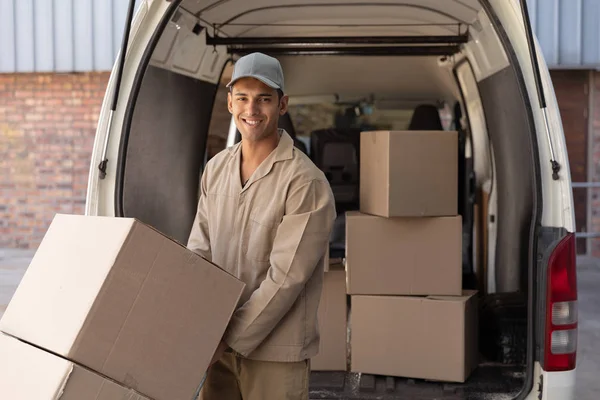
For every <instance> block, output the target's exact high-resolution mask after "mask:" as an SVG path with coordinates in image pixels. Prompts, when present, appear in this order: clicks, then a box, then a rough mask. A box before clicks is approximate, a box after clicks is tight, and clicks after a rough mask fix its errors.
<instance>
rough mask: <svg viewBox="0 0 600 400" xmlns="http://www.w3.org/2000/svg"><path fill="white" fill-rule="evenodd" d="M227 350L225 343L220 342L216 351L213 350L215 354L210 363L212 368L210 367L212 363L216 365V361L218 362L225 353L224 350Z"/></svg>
mask: <svg viewBox="0 0 600 400" xmlns="http://www.w3.org/2000/svg"><path fill="white" fill-rule="evenodd" d="M228 348H229V346H228V345H227V343H225V342H224V341H222V340H221V341H220V342H219V345H218V346H217V350H215V354H214V355H213V358H212V360H211V361H210V365H209V366H211V367H212V365H213V364H214V363H216V362H217V361H219V360H220V359H221V357H223V353H225V350H227V349H228Z"/></svg>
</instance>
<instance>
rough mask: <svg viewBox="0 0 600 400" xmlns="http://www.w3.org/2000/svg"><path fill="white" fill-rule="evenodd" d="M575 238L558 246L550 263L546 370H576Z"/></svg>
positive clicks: (547, 300) (571, 234)
mask: <svg viewBox="0 0 600 400" xmlns="http://www.w3.org/2000/svg"><path fill="white" fill-rule="evenodd" d="M575 254H576V253H575V235H574V234H573V233H569V234H568V235H567V236H566V237H565V238H564V239H563V240H562V241H561V242H560V243H559V244H558V246H556V248H555V249H554V251H553V252H552V255H551V256H550V259H549V262H548V286H547V294H546V295H547V297H546V345H545V349H544V369H545V370H546V371H568V370H572V369H574V368H575V363H576V353H577V264H576V255H575Z"/></svg>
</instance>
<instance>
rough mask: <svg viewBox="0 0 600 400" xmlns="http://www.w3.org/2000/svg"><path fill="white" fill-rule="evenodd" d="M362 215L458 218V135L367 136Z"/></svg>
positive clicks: (380, 133)
mask: <svg viewBox="0 0 600 400" xmlns="http://www.w3.org/2000/svg"><path fill="white" fill-rule="evenodd" d="M360 211H362V212H364V213H367V214H373V215H380V216H383V217H412V216H447V215H456V214H457V213H458V134H457V132H455V131H451V132H449V131H373V132H362V133H361V137H360Z"/></svg>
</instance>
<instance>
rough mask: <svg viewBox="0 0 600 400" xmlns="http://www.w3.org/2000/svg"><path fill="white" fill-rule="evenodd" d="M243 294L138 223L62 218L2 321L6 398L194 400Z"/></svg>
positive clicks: (1, 382)
mask: <svg viewBox="0 0 600 400" xmlns="http://www.w3.org/2000/svg"><path fill="white" fill-rule="evenodd" d="M243 290H244V284H243V283H242V282H241V281H239V280H238V279H236V278H235V277H233V276H231V275H229V274H227V273H226V272H224V271H223V270H221V269H220V268H218V267H217V266H215V265H213V264H211V263H210V262H208V261H206V260H204V259H202V258H201V257H199V256H198V255H196V254H195V253H193V252H191V251H189V250H188V249H186V248H185V247H184V246H182V245H180V244H178V243H176V242H174V241H172V240H170V239H169V238H167V237H165V236H163V235H162V234H160V233H159V232H157V231H155V230H154V229H152V228H150V227H148V226H146V225H144V224H142V223H140V222H139V221H136V220H134V219H129V218H109V217H86V216H74V215H57V216H56V217H55V219H54V220H53V222H52V224H51V225H50V227H49V229H48V232H47V234H46V236H45V237H44V240H43V241H42V243H41V245H40V247H39V249H38V250H37V252H36V254H35V256H34V258H33V260H32V262H31V264H30V266H29V268H28V270H27V271H26V273H25V275H24V277H23V280H22V281H21V284H20V285H19V287H18V288H17V291H16V292H15V294H14V297H13V299H12V300H11V302H10V304H9V306H8V308H7V310H6V313H5V314H4V316H3V318H2V320H0V331H2V332H3V334H2V336H0V354H2V357H0V375H1V376H2V377H3V378H2V379H0V398H2V399H4V398H6V399H14V398H19V399H32V400H33V399H35V400H46V399H54V398H56V395H57V394H58V393H60V392H61V391H62V392H63V397H61V399H63V398H64V399H84V398H95V399H106V400H109V399H115V398H119V399H144V400H145V399H153V400H190V399H191V398H192V397H193V396H194V394H195V393H196V390H197V388H198V385H199V384H200V382H201V380H202V377H203V375H204V372H205V371H206V369H207V367H208V364H209V362H210V360H211V358H212V355H213V354H214V351H215V349H216V347H217V345H218V343H219V341H220V340H221V337H222V335H223V333H224V331H225V328H226V326H227V324H228V323H229V320H230V318H231V315H232V313H233V311H234V309H235V308H236V306H237V303H238V301H239V299H240V296H241V294H242V291H243ZM6 377H10V379H7V378H6ZM28 386H29V387H30V389H25V388H26V387H28ZM26 390H31V391H32V392H31V393H29V392H27V391H26ZM90 391H91V392H90ZM92 392H93V395H91V394H90V395H87V394H88V393H92ZM94 396H96V397H94ZM128 396H129V397H128Z"/></svg>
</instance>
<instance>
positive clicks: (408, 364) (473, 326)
mask: <svg viewBox="0 0 600 400" xmlns="http://www.w3.org/2000/svg"><path fill="white" fill-rule="evenodd" d="M477 318H478V316H477V297H476V292H474V291H469V292H465V293H464V295H463V296H428V297H404V296H352V313H351V315H350V326H351V329H352V335H351V339H350V340H351V342H350V343H351V351H352V361H351V364H352V371H353V372H362V373H368V374H375V375H390V376H400V377H407V378H417V379H429V380H438V381H448V382H465V380H466V379H467V378H468V377H469V375H470V374H471V372H472V371H473V370H474V369H475V367H476V366H477V364H478V352H477V348H478V336H477V323H478V321H477Z"/></svg>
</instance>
